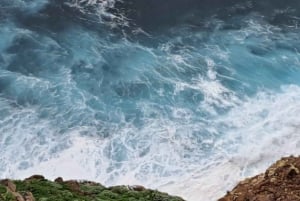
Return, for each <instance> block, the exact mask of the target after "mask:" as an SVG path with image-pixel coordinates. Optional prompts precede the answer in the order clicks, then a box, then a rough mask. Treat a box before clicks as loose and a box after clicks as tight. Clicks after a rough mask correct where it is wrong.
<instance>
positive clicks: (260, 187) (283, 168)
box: [219, 156, 300, 201]
mask: <svg viewBox="0 0 300 201" xmlns="http://www.w3.org/2000/svg"><path fill="white" fill-rule="evenodd" d="M299 169H300V157H293V156H290V157H286V158H282V159H281V160H279V161H277V162H276V163H275V164H273V165H272V166H271V167H269V168H268V169H267V170H266V172H265V173H264V174H261V175H257V176H255V177H252V178H250V179H246V180H244V181H242V182H240V183H239V184H238V185H237V186H236V187H235V188H234V189H233V190H232V191H231V192H228V193H227V195H225V196H224V197H223V198H221V199H219V201H277V200H278V201H299V200H300V171H299Z"/></svg>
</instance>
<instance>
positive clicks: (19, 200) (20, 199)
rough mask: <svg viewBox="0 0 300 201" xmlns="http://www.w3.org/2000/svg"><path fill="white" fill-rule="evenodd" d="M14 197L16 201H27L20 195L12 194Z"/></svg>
mask: <svg viewBox="0 0 300 201" xmlns="http://www.w3.org/2000/svg"><path fill="white" fill-rule="evenodd" d="M12 194H13V196H14V197H15V200H16V201H25V200H24V198H23V196H22V195H21V194H20V193H17V192H12Z"/></svg>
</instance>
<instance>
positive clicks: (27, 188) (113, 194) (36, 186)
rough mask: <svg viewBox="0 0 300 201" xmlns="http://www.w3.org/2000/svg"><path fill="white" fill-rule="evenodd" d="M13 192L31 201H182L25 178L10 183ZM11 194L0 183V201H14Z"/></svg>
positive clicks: (160, 195)
mask: <svg viewBox="0 0 300 201" xmlns="http://www.w3.org/2000/svg"><path fill="white" fill-rule="evenodd" d="M11 182H13V183H14V184H15V185H16V187H17V190H16V193H18V194H19V195H25V194H26V192H31V193H32V195H33V197H34V198H35V201H183V199H181V198H179V197H174V196H170V195H168V194H166V193H161V192H158V191H156V190H148V189H144V188H143V187H139V188H131V187H128V186H115V187H109V188H107V187H104V186H102V185H101V184H97V183H93V182H77V181H61V182H52V181H48V180H46V179H27V180H24V181H11ZM15 200H16V199H15V197H14V192H10V191H9V190H7V188H6V187H5V186H4V185H1V184H0V201H15Z"/></svg>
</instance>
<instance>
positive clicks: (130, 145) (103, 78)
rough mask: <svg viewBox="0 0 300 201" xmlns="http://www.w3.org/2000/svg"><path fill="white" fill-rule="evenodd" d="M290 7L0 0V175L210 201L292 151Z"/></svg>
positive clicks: (298, 33) (296, 47)
mask: <svg viewBox="0 0 300 201" xmlns="http://www.w3.org/2000/svg"><path fill="white" fill-rule="evenodd" d="M299 10H300V2H299V1H297V0H286V1H279V0H276V1H274V0H272V1H271V0H268V1H259V0H248V1H246V0H245V1H242V0H240V1H237V0H235V1H233V0H225V1H221V0H212V1H208V0H203V1H200V0H186V1H183V0H175V1H174V0H172V1H171V0H166V1H163V2H160V1H158V0H148V1H146V0H128V1H125V0H124V2H119V1H117V2H115V1H113V0H107V1H102V0H64V1H63V0H0V172H1V173H0V177H16V178H19V177H26V176H29V174H33V173H42V174H45V175H46V176H48V177H52V178H54V177H56V176H65V177H72V178H80V179H93V180H99V181H101V182H103V183H105V184H108V185H112V184H120V183H129V184H131V183H142V184H144V185H146V186H149V187H152V188H161V189H163V190H166V191H168V192H171V193H175V194H178V195H182V196H184V197H186V198H187V199H188V200H193V201H196V200H199V199H200V198H201V200H213V199H216V198H217V197H216V196H218V195H222V194H223V193H224V192H225V191H226V190H228V189H229V188H230V187H231V186H232V185H233V184H234V182H236V181H237V180H239V179H240V178H242V177H244V176H249V175H252V174H253V173H256V172H257V171H259V170H262V169H263V168H264V167H265V166H266V165H268V164H270V162H273V161H274V160H275V159H277V158H279V157H281V156H283V155H286V154H296V153H299V149H300V148H299V146H300V138H299V137H298V133H299V131H298V128H299V125H300V120H299V118H298V114H299V112H300V104H299V103H300V102H299V101H300V29H299V27H298V25H299V23H300V11H299ZM70 169H72V171H71V170H70ZM232 170H234V173H232V172H231V173H230V171H232ZM207 177H209V179H207ZM185 183H186V185H189V186H190V185H193V186H195V189H186V188H185V187H184V186H185ZM179 184H180V185H182V187H181V191H180V190H176V188H175V187H176V186H179ZM174 186H175V187H174ZM214 189H215V191H217V192H215V191H214ZM195 192H198V194H197V193H195ZM203 192H205V193H203ZM216 193H219V194H216ZM196 194H197V195H196ZM199 194H200V195H199ZM199 196H200V198H199Z"/></svg>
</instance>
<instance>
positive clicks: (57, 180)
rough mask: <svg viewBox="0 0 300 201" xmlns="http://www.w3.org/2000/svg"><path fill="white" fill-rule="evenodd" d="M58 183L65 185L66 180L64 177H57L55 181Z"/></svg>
mask: <svg viewBox="0 0 300 201" xmlns="http://www.w3.org/2000/svg"><path fill="white" fill-rule="evenodd" d="M54 181H55V182H56V183H63V182H64V180H63V178H62V177H57V178H56V179H55V180H54Z"/></svg>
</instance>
